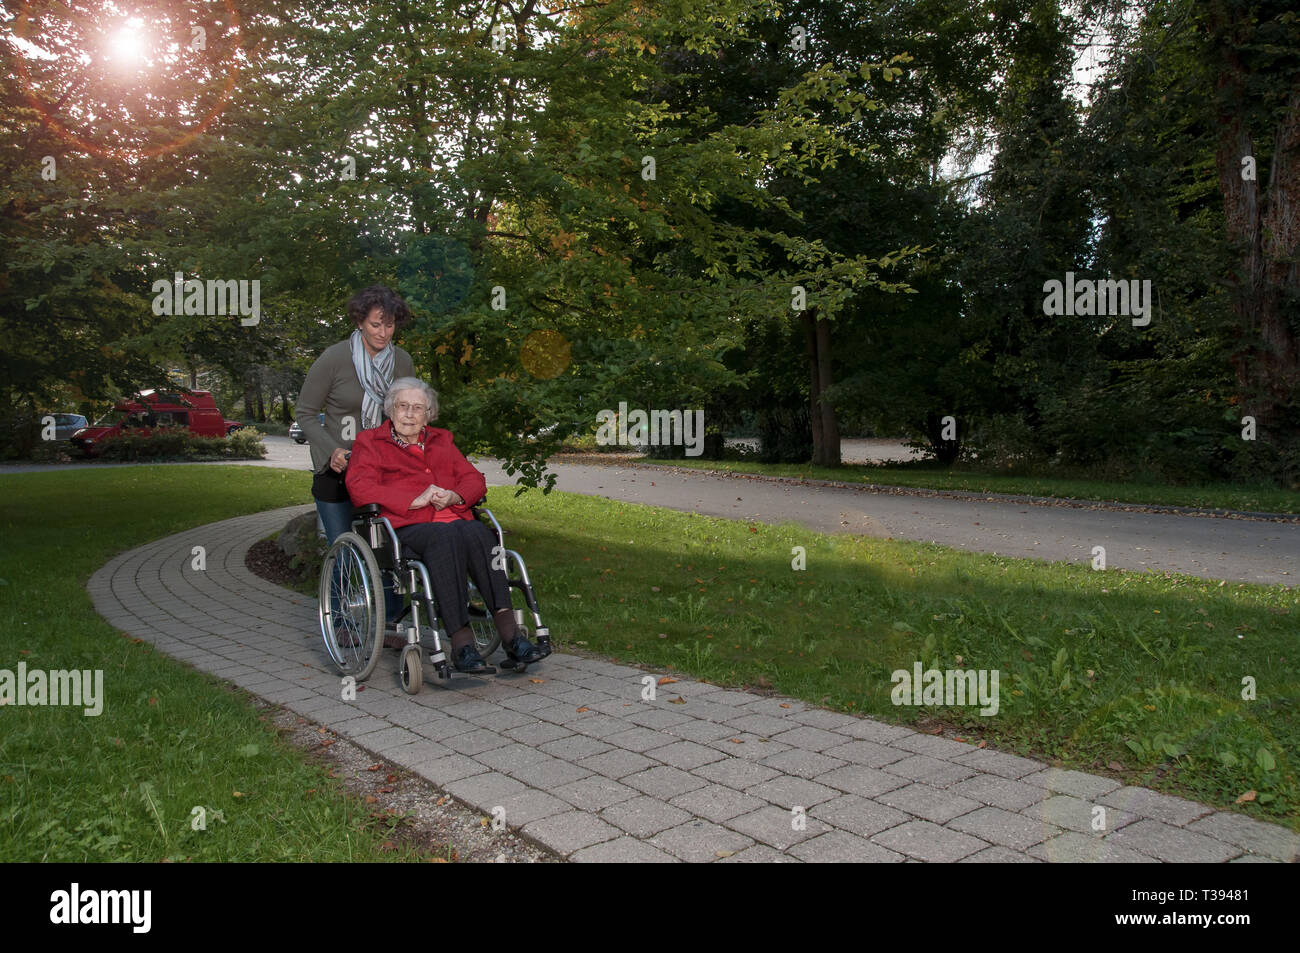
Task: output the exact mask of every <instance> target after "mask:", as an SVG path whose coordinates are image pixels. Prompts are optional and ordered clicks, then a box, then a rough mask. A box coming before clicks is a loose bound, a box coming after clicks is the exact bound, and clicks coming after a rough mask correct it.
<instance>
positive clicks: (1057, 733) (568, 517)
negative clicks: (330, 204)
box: [489, 489, 1300, 829]
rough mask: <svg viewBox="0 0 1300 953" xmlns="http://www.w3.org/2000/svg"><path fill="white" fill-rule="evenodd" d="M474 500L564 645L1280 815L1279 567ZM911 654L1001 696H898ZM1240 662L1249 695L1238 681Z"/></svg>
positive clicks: (1294, 759)
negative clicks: (1187, 565) (1178, 570)
mask: <svg viewBox="0 0 1300 953" xmlns="http://www.w3.org/2000/svg"><path fill="white" fill-rule="evenodd" d="M489 502H490V505H491V506H492V508H493V511H494V512H495V513H496V514H497V516H498V518H500V519H501V520H502V522H503V525H505V526H506V527H507V528H508V529H511V530H513V532H514V534H515V535H513V536H512V537H510V544H511V547H512V548H514V549H518V550H519V551H520V552H521V553H522V554H523V555H524V558H525V559H526V560H527V561H528V565H529V571H530V573H531V574H532V576H533V579H534V583H535V584H536V585H537V587H538V598H539V600H540V602H541V607H542V618H543V619H544V620H545V621H546V622H547V624H548V625H549V626H550V627H551V630H552V633H553V635H554V637H555V638H556V639H557V642H558V644H559V645H560V646H561V648H562V649H563V648H565V647H575V648H576V649H577V650H578V651H584V650H585V651H587V652H591V653H596V654H600V655H606V656H611V657H615V658H617V659H619V660H620V661H625V662H637V663H644V664H648V665H651V666H662V667H665V668H671V669H674V670H677V671H680V672H685V673H688V674H691V675H694V676H698V677H701V678H705V679H708V680H710V681H713V682H717V683H725V684H732V685H744V686H750V687H758V688H764V689H768V688H770V689H774V690H776V691H779V692H781V693H783V694H787V695H793V696H796V697H798V698H801V699H805V700H807V701H810V702H813V703H819V704H823V705H826V706H828V707H832V708H837V709H841V710H844V711H849V712H854V713H860V714H868V715H872V716H875V717H878V718H881V719H884V720H888V721H892V722H899V723H909V722H913V721H915V720H916V719H917V718H918V717H935V718H937V719H939V720H941V721H942V722H944V723H946V724H948V725H952V726H956V727H957V728H958V729H959V732H960V734H961V735H962V737H963V738H965V739H967V740H970V741H972V742H976V741H979V740H984V741H987V743H988V744H989V745H990V746H992V747H995V748H999V749H1002V750H1009V751H1016V752H1019V753H1023V754H1029V755H1033V756H1036V757H1042V758H1045V759H1048V760H1056V759H1059V760H1060V762H1061V763H1062V764H1063V765H1065V766H1067V767H1073V768H1078V769H1081V770H1091V771H1101V772H1103V773H1109V774H1111V775H1112V776H1115V777H1118V778H1121V779H1123V780H1124V781H1126V782H1128V783H1131V784H1140V785H1146V786H1148V787H1154V788H1158V789H1162V790H1166V791H1169V792H1172V793H1177V794H1181V795H1184V796H1187V797H1190V798H1194V799H1197V800H1201V801H1205V802H1207V803H1210V804H1213V805H1216V806H1219V807H1233V806H1234V802H1235V801H1236V800H1237V798H1238V797H1240V796H1242V795H1246V794H1247V792H1249V791H1254V792H1255V795H1254V800H1251V801H1248V802H1247V803H1244V804H1242V805H1240V806H1239V807H1238V809H1240V810H1244V811H1245V812H1247V813H1249V814H1251V815H1253V816H1256V817H1260V818H1265V819H1269V820H1273V821H1280V822H1283V823H1286V824H1288V825H1290V826H1291V827H1293V828H1296V829H1300V787H1298V786H1297V782H1296V766H1297V763H1300V717H1298V712H1297V702H1298V701H1300V685H1298V684H1297V678H1296V670H1297V663H1298V662H1300V644H1298V643H1297V638H1296V633H1297V622H1300V594H1297V592H1296V591H1295V590H1294V589H1287V588H1285V587H1282V586H1274V587H1262V586H1253V585H1246V584H1238V583H1217V582H1212V581H1206V580H1201V579H1195V578H1193V577H1190V576H1172V575H1164V574H1155V573H1147V574H1140V573H1125V572H1120V571H1109V572H1093V571H1092V570H1090V569H1087V568H1083V567H1079V566H1065V565H1049V564H1045V563H1040V562H1036V561H1032V560H1018V559H1005V558H1000V557H996V556H988V555H980V554H970V553H963V552H959V551H957V550H951V549H945V548H943V547H941V546H934V545H929V544H921V543H908V542H897V541H886V540H878V539H870V538H866V537H851V536H829V535H820V534H817V533H814V532H812V531H810V530H806V529H804V528H802V527H799V526H796V525H793V524H791V525H785V526H779V527H774V526H767V525H763V524H748V523H744V522H736V521H730V520H723V519H716V518H712V517H702V516H696V515H692V514H687V513H678V512H675V511H670V510H657V509H654V508H652V507H646V506H640V505H633V504H621V503H617V502H613V501H609V500H603V499H597V498H592V497H581V496H574V495H569V494H563V493H552V494H550V496H549V497H543V496H542V494H541V493H538V492H529V493H527V494H525V495H524V496H521V497H518V498H515V497H514V496H513V491H511V490H508V489H494V490H492V491H491V492H490V494H489ZM794 546H803V547H805V549H806V553H807V568H806V569H805V570H802V571H798V570H795V569H793V568H792V552H791V551H792V547H794ZM918 661H919V662H921V663H922V664H923V665H924V667H925V668H927V669H928V668H937V669H941V670H942V669H997V670H998V671H999V673H1000V684H999V690H1000V691H999V694H1000V710H999V711H998V713H997V714H996V715H992V716H989V717H983V716H980V715H979V714H978V713H977V708H974V707H970V708H962V707H950V708H938V709H934V708H915V707H911V706H898V707H896V706H895V705H894V704H893V703H892V701H891V690H892V689H893V687H894V683H893V682H892V680H891V673H892V672H894V671H895V670H900V669H902V670H906V671H908V672H911V671H912V670H913V665H914V663H916V662H918ZM543 674H544V673H543ZM1245 676H1250V677H1252V678H1253V679H1254V680H1255V685H1256V692H1257V698H1256V700H1254V701H1247V700H1243V698H1242V694H1243V682H1242V679H1243V677H1245ZM638 690H639V685H638V686H630V687H629V692H630V695H629V697H630V698H631V697H632V694H631V693H635V692H636V691H638ZM661 691H671V688H670V687H667V686H666V687H665V688H663V689H661ZM687 704H689V702H688V703H687ZM683 710H689V709H688V708H687V709H683ZM1112 763H1113V764H1115V765H1118V767H1111V765H1112Z"/></svg>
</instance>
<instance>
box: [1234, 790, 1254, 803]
mask: <svg viewBox="0 0 1300 953" xmlns="http://www.w3.org/2000/svg"><path fill="white" fill-rule="evenodd" d="M1255 797H1256V795H1255V792H1254V791H1247V792H1246V793H1245V794H1243V795H1242V796H1241V797H1239V798H1237V803H1238V804H1246V803H1247V802H1249V801H1253V800H1255Z"/></svg>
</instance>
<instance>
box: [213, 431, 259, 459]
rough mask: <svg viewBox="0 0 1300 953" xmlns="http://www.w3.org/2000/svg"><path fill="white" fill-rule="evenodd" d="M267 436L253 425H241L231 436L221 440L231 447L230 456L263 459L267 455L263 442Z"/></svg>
mask: <svg viewBox="0 0 1300 953" xmlns="http://www.w3.org/2000/svg"><path fill="white" fill-rule="evenodd" d="M263 436H265V435H264V434H263V433H262V432H261V431H260V430H257V429H256V428H253V427H240V428H239V429H238V430H236V431H235V432H234V433H232V434H231V435H230V436H229V437H226V438H225V439H224V440H222V441H219V442H221V443H224V444H226V445H227V446H228V447H229V448H230V454H229V456H232V457H234V458H235V459H236V460H261V459H262V458H263V457H264V456H266V444H265V443H263V442H262V437H263Z"/></svg>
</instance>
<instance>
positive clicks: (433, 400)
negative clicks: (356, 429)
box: [384, 377, 438, 424]
mask: <svg viewBox="0 0 1300 953" xmlns="http://www.w3.org/2000/svg"><path fill="white" fill-rule="evenodd" d="M407 390H418V391H419V392H420V393H422V394H423V395H424V400H425V403H427V404H428V405H429V416H428V419H427V420H425V423H426V424H427V423H429V422H430V421H434V420H437V419H438V392H437V391H436V390H434V389H433V388H432V387H430V386H429V385H428V384H426V383H425V382H424V381H422V380H420V379H419V378H418V377H399V378H397V380H395V381H393V382H392V383H391V384H389V385H388V393H386V394H385V395H384V416H385V417H392V416H393V403H394V401H396V400H397V395H398V394H400V393H402V391H407Z"/></svg>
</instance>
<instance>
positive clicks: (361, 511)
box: [352, 503, 382, 518]
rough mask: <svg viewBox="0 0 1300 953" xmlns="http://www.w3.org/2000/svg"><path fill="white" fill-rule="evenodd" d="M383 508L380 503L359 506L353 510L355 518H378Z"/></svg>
mask: <svg viewBox="0 0 1300 953" xmlns="http://www.w3.org/2000/svg"><path fill="white" fill-rule="evenodd" d="M381 509H382V507H381V506H380V505H379V504H378V503H367V504H365V505H364V506H358V507H356V508H354V509H353V511H352V514H353V516H357V517H362V518H368V517H371V516H378V515H379V513H380V510H381Z"/></svg>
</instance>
